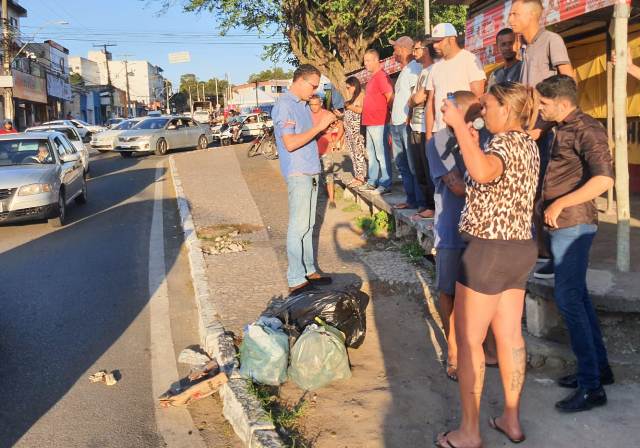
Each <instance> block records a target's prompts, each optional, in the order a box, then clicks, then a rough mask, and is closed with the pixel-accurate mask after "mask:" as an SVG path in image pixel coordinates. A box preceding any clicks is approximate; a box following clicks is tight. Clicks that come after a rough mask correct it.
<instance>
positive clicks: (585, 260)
mask: <svg viewBox="0 0 640 448" xmlns="http://www.w3.org/2000/svg"><path fill="white" fill-rule="evenodd" d="M597 230H598V227H597V226H596V225H595V224H578V225H576V226H572V227H567V228H562V229H557V230H551V231H550V232H549V233H550V237H551V253H552V255H553V263H554V269H555V289H554V296H555V300H556V304H557V306H558V310H559V311H560V314H561V315H562V317H563V318H564V321H565V323H566V325H567V328H568V330H569V335H570V337H571V348H572V349H573V352H574V353H575V355H576V358H577V361H578V386H579V387H581V388H583V389H587V390H592V389H596V388H598V387H600V373H601V371H606V370H608V369H609V361H608V358H607V349H606V348H605V346H604V341H603V339H602V333H601V331H600V324H599V323H598V317H597V316H596V313H595V310H594V308H593V303H592V302H591V299H590V298H589V293H588V290H587V268H588V265H589V251H590V249H591V244H592V242H593V238H594V236H595V234H596V231H597Z"/></svg>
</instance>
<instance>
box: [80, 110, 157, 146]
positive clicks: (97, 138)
mask: <svg viewBox="0 0 640 448" xmlns="http://www.w3.org/2000/svg"><path fill="white" fill-rule="evenodd" d="M146 118H147V117H138V118H131V119H129V120H124V121H121V122H120V123H118V124H117V125H115V126H114V127H113V128H111V129H107V130H106V131H104V132H100V133H99V134H94V135H92V136H91V147H92V148H93V149H96V150H98V151H100V152H105V151H113V149H114V148H115V147H116V146H117V145H118V136H119V135H120V134H122V133H123V132H124V131H128V130H129V129H131V128H132V127H134V126H135V125H137V124H138V123H140V122H141V121H143V120H145V119H146Z"/></svg>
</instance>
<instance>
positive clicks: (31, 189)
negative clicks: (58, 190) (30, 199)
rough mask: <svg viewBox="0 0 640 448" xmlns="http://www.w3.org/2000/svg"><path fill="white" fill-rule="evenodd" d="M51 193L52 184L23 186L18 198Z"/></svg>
mask: <svg viewBox="0 0 640 448" xmlns="http://www.w3.org/2000/svg"><path fill="white" fill-rule="evenodd" d="M40 193H51V185H50V184H31V185H23V186H22V187H20V189H19V190H18V196H31V195H32V194H40Z"/></svg>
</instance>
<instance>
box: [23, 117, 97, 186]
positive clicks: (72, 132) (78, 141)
mask: <svg viewBox="0 0 640 448" xmlns="http://www.w3.org/2000/svg"><path fill="white" fill-rule="evenodd" d="M24 132H60V133H61V134H64V136H65V137H67V140H69V141H70V142H71V144H72V145H73V146H75V147H76V149H77V150H78V153H79V154H80V158H81V159H82V166H83V168H84V176H85V177H87V174H89V171H90V170H91V166H90V163H89V150H88V149H87V147H86V146H85V145H84V143H83V142H82V138H81V137H80V134H79V133H78V131H77V130H76V128H74V127H71V126H55V125H51V126H34V127H32V128H28V129H25V131H24Z"/></svg>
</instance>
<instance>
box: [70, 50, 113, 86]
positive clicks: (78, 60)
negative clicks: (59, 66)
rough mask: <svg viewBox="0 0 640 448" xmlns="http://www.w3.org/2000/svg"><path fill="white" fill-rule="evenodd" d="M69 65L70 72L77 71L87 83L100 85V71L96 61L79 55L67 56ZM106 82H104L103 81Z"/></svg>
mask: <svg viewBox="0 0 640 448" xmlns="http://www.w3.org/2000/svg"><path fill="white" fill-rule="evenodd" d="M69 67H70V69H71V71H72V72H75V73H78V74H79V75H80V76H82V77H83V78H84V80H85V83H86V84H89V85H100V84H101V82H100V71H99V68H98V63H97V62H95V61H92V60H89V59H85V58H83V57H81V56H69ZM105 84H106V82H105Z"/></svg>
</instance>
